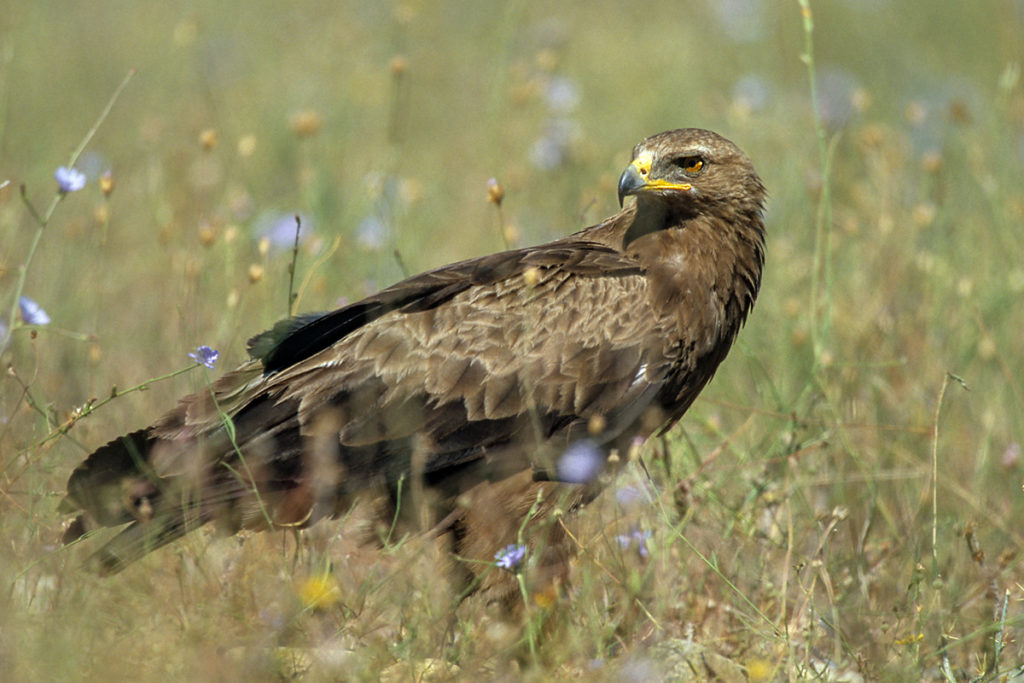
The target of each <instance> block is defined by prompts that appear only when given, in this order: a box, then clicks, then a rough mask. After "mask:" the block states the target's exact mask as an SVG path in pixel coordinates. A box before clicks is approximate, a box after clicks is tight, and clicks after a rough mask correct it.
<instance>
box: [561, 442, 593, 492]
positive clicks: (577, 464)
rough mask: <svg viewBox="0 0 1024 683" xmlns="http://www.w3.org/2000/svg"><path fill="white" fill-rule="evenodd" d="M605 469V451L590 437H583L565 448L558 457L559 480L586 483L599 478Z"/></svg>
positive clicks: (569, 482)
mask: <svg viewBox="0 0 1024 683" xmlns="http://www.w3.org/2000/svg"><path fill="white" fill-rule="evenodd" d="M602 469H604V453H602V452H601V449H600V448H598V446H597V444H596V443H594V442H593V441H591V440H590V439H583V440H582V441H577V442H576V443H574V444H572V445H571V446H569V447H568V448H567V449H565V453H563V454H562V457H561V458H559V459H558V463H557V464H556V470H557V472H558V481H563V482H565V483H567V484H586V483H587V482H589V481H592V480H594V479H596V478H597V475H599V474H601V470H602Z"/></svg>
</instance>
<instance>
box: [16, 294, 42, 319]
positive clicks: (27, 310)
mask: <svg viewBox="0 0 1024 683" xmlns="http://www.w3.org/2000/svg"><path fill="white" fill-rule="evenodd" d="M18 307H19V308H20V309H21V319H22V320H24V321H25V324H27V325H48V324H49V323H50V316H48V315H46V311H44V310H43V307H42V306H40V305H39V304H37V303H36V302H35V301H32V299H29V298H28V297H27V296H23V297H21V298H20V299H18Z"/></svg>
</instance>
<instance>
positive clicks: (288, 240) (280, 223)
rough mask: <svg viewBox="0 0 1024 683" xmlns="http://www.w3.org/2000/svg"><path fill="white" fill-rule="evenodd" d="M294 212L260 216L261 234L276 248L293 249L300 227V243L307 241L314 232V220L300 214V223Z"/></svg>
mask: <svg viewBox="0 0 1024 683" xmlns="http://www.w3.org/2000/svg"><path fill="white" fill-rule="evenodd" d="M295 216H296V214H294V213H273V214H265V215H263V216H261V217H260V219H259V221H258V224H259V236H260V237H265V238H266V239H267V241H269V242H270V246H271V247H273V248H274V249H291V248H292V247H293V246H295V230H296V228H300V229H299V243H300V244H302V243H305V242H306V241H307V240H308V239H309V238H310V237H311V236H312V234H313V221H311V220H310V219H309V218H308V217H307V216H305V215H302V214H299V223H298V224H296V222H295Z"/></svg>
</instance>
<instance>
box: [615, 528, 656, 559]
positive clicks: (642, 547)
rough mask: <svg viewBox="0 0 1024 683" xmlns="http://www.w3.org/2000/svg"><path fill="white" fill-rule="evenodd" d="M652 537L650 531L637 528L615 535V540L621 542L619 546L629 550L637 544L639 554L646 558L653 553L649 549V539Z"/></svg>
mask: <svg viewBox="0 0 1024 683" xmlns="http://www.w3.org/2000/svg"><path fill="white" fill-rule="evenodd" d="M650 537H651V532H650V531H648V530H646V529H640V528H637V529H633V530H632V531H631V532H629V533H628V534H619V535H618V536H616V537H615V540H616V541H618V542H619V547H620V548H622V549H623V550H629V549H630V548H632V547H633V545H634V544H635V545H636V552H637V554H638V555H640V557H642V558H644V559H646V558H647V557H648V556H649V555H650V554H651V553H650V551H649V550H648V549H647V539H649V538H650Z"/></svg>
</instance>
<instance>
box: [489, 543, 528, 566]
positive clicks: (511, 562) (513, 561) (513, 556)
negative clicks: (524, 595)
mask: <svg viewBox="0 0 1024 683" xmlns="http://www.w3.org/2000/svg"><path fill="white" fill-rule="evenodd" d="M525 557H526V546H525V545H515V544H514V543H513V544H512V545H507V546H505V547H504V548H502V549H501V550H499V551H498V552H496V553H494V559H495V561H496V562H497V564H498V566H499V567H500V568H502V569H505V570H507V571H510V572H512V571H515V570H516V569H517V568H518V567H519V565H520V564H522V562H523V559H524V558H525Z"/></svg>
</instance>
